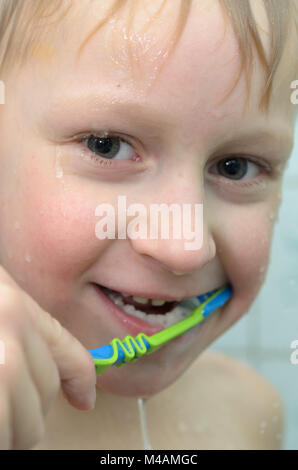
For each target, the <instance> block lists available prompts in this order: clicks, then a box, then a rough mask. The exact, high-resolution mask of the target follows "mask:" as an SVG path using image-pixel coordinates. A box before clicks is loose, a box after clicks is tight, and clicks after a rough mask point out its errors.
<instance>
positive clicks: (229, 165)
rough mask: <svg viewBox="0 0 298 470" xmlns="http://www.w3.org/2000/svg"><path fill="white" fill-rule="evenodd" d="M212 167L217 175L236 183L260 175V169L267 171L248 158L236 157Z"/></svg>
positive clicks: (223, 160)
mask: <svg viewBox="0 0 298 470" xmlns="http://www.w3.org/2000/svg"><path fill="white" fill-rule="evenodd" d="M213 167H216V169H217V171H218V173H219V174H220V175H221V176H223V177H224V178H228V179H232V180H236V181H239V180H241V181H246V180H251V179H254V178H256V177H257V176H258V174H259V173H260V168H261V169H263V170H265V171H267V170H266V168H265V167H264V166H263V165H261V164H259V163H255V162H253V161H251V160H249V159H248V158H244V157H238V156H231V157H228V158H225V159H222V160H220V161H218V162H217V163H215V164H214V165H213ZM213 167H211V168H213ZM211 173H212V172H211ZM218 173H216V174H218ZM244 176H246V177H247V178H246V179H245V178H244Z"/></svg>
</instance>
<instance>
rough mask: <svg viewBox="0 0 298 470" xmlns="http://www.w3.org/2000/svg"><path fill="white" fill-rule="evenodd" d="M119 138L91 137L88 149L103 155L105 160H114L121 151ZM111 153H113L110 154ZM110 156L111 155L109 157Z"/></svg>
mask: <svg viewBox="0 0 298 470" xmlns="http://www.w3.org/2000/svg"><path fill="white" fill-rule="evenodd" d="M119 140H120V139H119V138H117V137H112V138H111V137H95V136H92V137H89V139H88V148H89V149H90V150H91V151H92V152H94V153H96V152H98V153H99V154H103V155H100V156H104V157H105V158H108V159H111V158H113V157H114V156H115V155H116V154H117V153H118V151H119V148H120V142H119ZM110 152H111V153H110ZM108 154H109V155H108Z"/></svg>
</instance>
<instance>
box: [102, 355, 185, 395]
mask: <svg viewBox="0 0 298 470" xmlns="http://www.w3.org/2000/svg"><path fill="white" fill-rule="evenodd" d="M139 361H141V359H139ZM115 369H116V370H115ZM178 375H179V374H177V371H176V372H175V371H174V370H173V368H171V369H170V368H169V367H167V368H166V370H165V369H164V368H163V367H162V366H158V365H157V364H153V365H151V366H145V367H142V365H141V364H140V363H139V364H126V365H125V366H123V367H121V368H117V367H114V368H110V369H109V370H107V371H106V372H104V374H103V375H101V376H98V377H97V381H96V386H97V387H98V388H99V389H100V390H102V391H104V392H107V393H111V394H113V395H119V396H125V397H131V398H139V397H142V398H149V397H151V396H153V395H156V394H157V393H159V392H161V391H162V390H163V389H165V388H167V387H168V386H169V385H170V384H171V383H173V382H174V381H175V380H176V379H177V377H178Z"/></svg>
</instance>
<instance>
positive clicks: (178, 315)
mask: <svg viewBox="0 0 298 470" xmlns="http://www.w3.org/2000/svg"><path fill="white" fill-rule="evenodd" d="M107 295H108V297H109V298H110V299H111V300H112V301H113V302H114V303H115V304H116V305H118V306H119V307H120V308H122V309H123V310H124V311H125V312H126V313H128V314H129V315H132V316H134V317H137V318H141V319H142V320H146V321H147V322H149V323H152V324H153V325H156V324H160V325H162V326H163V327H164V328H168V327H169V326H171V325H174V324H175V323H178V322H179V321H181V320H183V319H184V318H187V317H188V316H189V315H190V314H191V312H192V310H193V308H194V306H195V305H194V304H190V303H189V302H188V305H183V303H182V302H180V305H177V306H176V307H175V308H174V309H173V310H171V311H170V312H168V313H166V314H164V315H156V314H147V313H144V312H141V311H140V310H137V309H136V308H135V307H134V306H133V305H127V304H124V302H123V300H122V297H121V295H118V294H116V293H112V292H110V293H107ZM137 298H139V297H137ZM146 300H147V299H146ZM155 300H159V299H155ZM196 303H198V304H200V302H199V301H198V300H197V299H195V304H196ZM190 305H191V308H190Z"/></svg>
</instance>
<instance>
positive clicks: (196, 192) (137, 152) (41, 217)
mask: <svg viewBox="0 0 298 470" xmlns="http://www.w3.org/2000/svg"><path fill="white" fill-rule="evenodd" d="M1 3H2V8H3V9H4V2H1ZM15 3H16V2H11V4H10V7H11V10H7V11H6V15H4V14H3V17H2V26H3V28H4V29H5V32H6V35H4V34H3V41H2V44H3V49H4V52H3V54H2V58H3V59H2V80H3V81H4V83H5V87H6V101H5V105H4V106H3V107H2V114H1V127H0V129H1V131H0V132H1V140H0V145H1V159H2V160H1V162H2V171H1V185H0V188H1V212H0V217H1V220H0V223H1V235H0V254H1V259H2V264H3V268H2V270H1V284H0V289H1V291H2V292H1V295H0V298H1V302H0V305H1V306H0V312H1V315H0V318H1V335H2V338H3V340H4V342H5V347H6V362H5V364H4V365H3V366H1V369H0V375H1V394H0V396H1V413H2V416H1V430H0V432H1V435H0V445H1V447H2V448H4V449H24V448H26V449H27V448H28V449H29V448H34V449H58V448H60V449H65V448H67V449H71V448H74V449H87V448H93V449H115V448H116V449H121V448H142V441H141V438H140V428H139V421H138V419H139V418H138V412H137V405H136V403H137V401H136V398H137V397H143V398H147V399H148V402H146V406H147V412H148V413H147V415H148V429H149V435H150V439H151V443H152V446H153V448H168V449H171V448H190V449H192V448H197V449H203V448H205V449H208V448H210V449H215V448H218V449H220V448H231V449H244V448H247V449H255V448H260V449H265V448H272V449H274V448H279V446H280V433H281V430H282V413H281V411H280V410H281V406H280V405H281V404H280V398H279V396H278V394H277V392H276V391H275V390H274V389H273V387H272V386H271V385H270V384H268V383H267V382H266V381H265V380H264V379H262V378H260V377H259V376H258V375H257V374H256V373H255V372H253V371H252V370H251V369H249V368H248V367H246V366H243V365H241V364H240V363H238V362H237V361H235V360H233V359H230V358H228V357H225V356H221V355H218V354H214V353H213V354H207V353H206V352H205V353H203V351H204V350H205V349H206V348H207V347H208V346H209V345H210V344H211V343H212V341H214V340H215V339H216V338H217V337H218V336H219V335H221V334H223V333H224V331H226V330H227V329H228V328H229V327H231V326H232V325H233V324H234V323H235V322H236V321H237V320H238V319H239V318H241V317H242V315H244V314H245V312H247V310H248V309H249V307H250V305H251V303H252V302H253V300H254V299H255V297H256V295H257V293H258V292H259V290H260V288H261V285H262V282H263V280H264V276H265V274H264V273H265V270H266V269H265V268H266V267H267V266H268V262H269V256H270V243H271V238H272V233H273V227H274V218H273V217H272V213H274V215H275V216H276V215H277V211H278V207H279V203H280V190H281V184H282V176H283V171H284V169H285V166H286V162H287V159H288V157H289V156H290V153H291V149H292V145H293V129H294V124H295V119H296V111H297V110H296V107H295V106H294V105H293V104H292V103H291V101H290V98H289V95H290V93H289V90H290V83H291V82H292V81H293V80H294V79H295V78H296V76H297V75H295V74H297V63H296V62H293V57H294V55H293V53H294V51H295V49H296V48H295V44H297V42H296V41H297V3H296V1H289V2H285V4H286V8H280V2H270V4H267V8H268V9H267V10H266V9H265V6H264V5H266V3H263V2H262V1H252V2H241V6H242V9H239V2H238V3H237V2H235V1H234V2H233V1H222V2H217V1H213V0H212V1H210V0H209V1H208V0H193V1H182V2H180V1H164V2H160V1H150V2H149V1H148V2H147V1H142V2H136V1H122V2H117V1H116V2H103V1H89V0H88V1H87V0H84V1H82V0H80V1H72V2H60V1H59V2H58V1H57V2H51V5H52V4H53V6H57V8H56V9H53V10H52V9H51V10H50V12H49V11H48V10H49V8H48V7H46V6H45V3H44V2H39V3H38V6H36V2H33V1H28V2H24V3H23V4H21V5H19V6H16V4H15ZM34 3H35V6H34ZM65 6H66V7H67V10H65V11H63V13H64V14H63V15H62V16H61V11H62V10H63V9H64V7H65ZM61 7H62V9H61ZM3 11H4V10H3ZM2 13H3V12H2ZM36 17H37V18H39V20H38V21H37V22H35V23H34V18H36ZM9 19H10V20H11V19H13V20H14V21H9ZM32 19H33V23H30V20H31V21H32ZM271 22H272V24H271ZM176 24H178V28H177V29H178V35H177V32H176V36H175V34H174V33H175V31H174V27H175V25H176ZM58 25H59V27H58ZM237 25H238V30H237ZM241 25H242V26H241ZM248 25H249V27H248ZM25 26H26V29H25ZM233 26H234V27H233ZM13 27H15V28H16V31H15V32H14V34H11V35H9V31H10V30H13ZM10 28H11V29H10ZM22 28H24V31H23V29H22ZM249 28H250V29H249ZM254 28H255V29H254ZM249 30H250V31H253V32H254V41H253V39H252V37H249V36H248V31H249ZM286 32H288V33H287V34H288V35H286ZM29 33H30V34H31V36H32V37H31V42H30V41H28V36H27V35H28V34H29ZM173 34H174V35H173ZM271 34H272V38H273V42H271V40H270V39H271ZM175 37H176V40H175V41H174V39H173V38H175ZM239 38H240V39H239ZM258 38H260V39H259V40H258ZM4 39H5V40H4ZM278 40H279V41H280V42H278ZM6 41H7V42H6ZM238 41H239V42H238ZM243 48H244V49H243ZM291 48H292V49H291ZM249 51H250V52H251V55H250V54H249ZM242 59H243V61H244V62H243V63H244V64H248V66H247V69H246V72H247V73H242V69H241V60H242ZM246 59H247V60H248V62H246ZM266 64H267V65H266ZM240 72H241V73H240ZM237 77H238V81H237V82H236V83H234V82H235V79H236V78H237ZM246 79H247V80H248V82H246ZM273 79H274V80H275V81H273ZM267 80H268V81H267ZM247 84H249V85H250V87H248V88H247V87H246V85H247ZM233 85H234V86H233ZM228 92H229V93H228ZM119 195H125V196H126V198H127V205H129V204H133V203H135V202H141V203H142V204H143V205H144V206H145V207H149V206H150V205H151V204H154V203H164V204H167V205H170V204H172V203H177V202H178V203H183V204H196V203H201V204H203V208H204V219H203V235H204V236H203V244H202V246H201V248H200V249H199V250H192V251H190V250H185V246H184V242H185V240H184V239H183V238H181V239H166V240H164V239H161V238H158V239H151V238H150V237H147V238H145V239H144V238H143V239H140V238H133V237H127V238H125V239H121V238H120V237H119V238H117V237H116V238H115V239H101V240H100V239H98V238H97V237H96V236H95V230H94V229H95V224H96V222H97V218H96V216H95V214H96V211H95V208H96V207H98V205H99V204H102V203H109V204H111V205H112V206H113V207H115V208H116V207H117V201H118V197H119ZM226 283H230V284H231V285H232V288H233V297H232V298H231V299H230V300H229V302H228V303H227V304H226V305H224V306H223V307H221V308H220V309H218V310H217V312H215V313H213V314H212V315H211V316H210V317H209V318H207V319H206V320H205V321H204V322H203V324H201V325H200V326H199V327H197V328H194V329H193V330H191V331H189V332H188V333H186V334H184V335H183V336H181V337H180V338H178V339H176V340H174V341H172V342H170V343H169V344H167V345H165V346H164V347H163V348H161V349H160V350H159V351H157V352H156V353H154V354H152V355H148V356H144V357H143V358H141V359H139V360H138V361H136V362H135V363H133V364H129V365H126V366H125V367H123V368H121V369H118V368H116V367H111V368H110V369H109V370H107V371H106V372H105V373H104V374H103V375H102V376H98V377H96V376H95V372H94V364H93V361H92V358H91V356H90V354H89V353H88V350H89V349H94V348H96V347H98V346H100V345H103V344H107V343H108V342H110V340H111V339H112V338H114V337H118V338H123V337H124V336H126V335H127V334H131V335H133V336H135V335H136V334H137V333H138V332H140V331H143V332H144V333H146V334H148V335H150V334H154V333H155V332H157V331H159V330H161V329H162V328H163V326H162V323H161V320H160V317H161V316H162V315H156V317H154V316H153V315H155V314H156V313H157V312H158V313H159V314H160V312H161V310H162V311H163V314H165V313H168V312H172V310H171V309H174V308H175V307H174V306H176V302H180V301H182V300H183V299H186V298H192V297H195V296H197V295H200V294H203V293H206V292H209V291H210V290H213V289H215V288H217V287H220V286H222V285H224V284H226ZM115 299H116V300H115ZM120 301H121V302H122V304H121V305H124V306H123V307H121V306H120V307H119V302H120ZM117 302H118V304H117ZM173 302H174V304H173ZM128 304H129V305H130V306H131V307H130V309H129V307H128ZM132 307H134V308H132ZM158 309H161V310H158ZM149 313H150V314H151V315H149ZM169 315H170V314H169ZM152 316H153V319H152ZM200 356H201V357H200ZM196 359H197V360H196ZM95 384H96V387H95V388H94V385H95ZM94 392H96V395H97V396H96V405H95V408H93V409H92V408H91V402H92V401H93V404H94V398H95V397H94ZM92 393H93V397H92ZM65 398H66V399H67V400H66V399H65ZM79 410H85V413H82V412H80V411H79ZM273 417H274V419H273ZM260 422H266V423H267V422H270V426H269V425H268V427H267V428H266V431H265V432H264V433H263V434H260V428H259V424H260ZM271 423H272V424H271Z"/></svg>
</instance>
